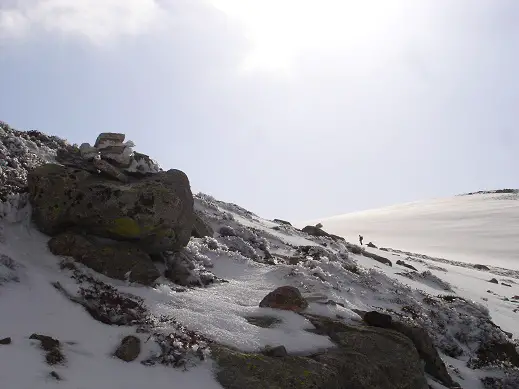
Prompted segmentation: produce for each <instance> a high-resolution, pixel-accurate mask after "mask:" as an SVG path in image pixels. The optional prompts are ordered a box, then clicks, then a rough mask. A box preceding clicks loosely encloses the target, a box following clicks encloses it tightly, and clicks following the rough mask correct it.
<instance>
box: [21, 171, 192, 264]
mask: <svg viewBox="0 0 519 389" xmlns="http://www.w3.org/2000/svg"><path fill="white" fill-rule="evenodd" d="M28 185H29V194H30V196H29V198H30V202H31V204H32V206H33V219H34V222H35V224H36V226H37V227H38V228H39V229H40V230H41V231H42V232H43V233H45V234H47V235H51V236H54V235H56V234H58V233H60V232H63V231H64V230H65V229H70V228H71V227H78V228H80V229H82V230H84V231H86V232H87V233H90V234H92V235H95V236H100V237H105V238H112V239H115V240H122V241H132V242H136V243H138V244H139V245H140V247H142V248H143V249H144V250H145V251H146V252H148V253H152V254H153V253H160V252H162V251H167V250H172V251H174V250H178V249H180V248H182V247H184V246H186V245H187V243H188V242H189V239H190V237H191V232H192V229H193V218H194V216H193V215H194V214H193V203H194V200H193V196H192V193H191V189H190V184H189V180H188V178H187V176H186V175H185V174H184V173H183V172H181V171H179V170H169V171H167V172H159V173H157V174H153V175H151V176H147V177H144V178H142V179H139V180H133V181H132V182H130V183H128V184H123V183H118V182H115V181H113V180H107V179H106V178H103V177H101V176H99V175H94V174H91V173H89V172H87V171H84V170H80V169H74V168H70V167H66V166H60V165H54V164H47V165H43V166H39V167H37V168H36V169H34V170H33V171H32V172H31V173H29V176H28Z"/></svg>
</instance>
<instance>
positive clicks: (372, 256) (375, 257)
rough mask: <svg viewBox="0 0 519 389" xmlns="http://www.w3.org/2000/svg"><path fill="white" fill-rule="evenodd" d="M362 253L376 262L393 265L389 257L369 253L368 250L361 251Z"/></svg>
mask: <svg viewBox="0 0 519 389" xmlns="http://www.w3.org/2000/svg"><path fill="white" fill-rule="evenodd" d="M362 255H364V256H365V257H368V258H371V259H374V260H375V261H377V262H380V263H383V264H384V265H388V266H393V263H392V262H391V261H390V260H389V259H387V258H384V257H382V256H380V255H378V254H375V253H370V252H368V251H363V252H362Z"/></svg>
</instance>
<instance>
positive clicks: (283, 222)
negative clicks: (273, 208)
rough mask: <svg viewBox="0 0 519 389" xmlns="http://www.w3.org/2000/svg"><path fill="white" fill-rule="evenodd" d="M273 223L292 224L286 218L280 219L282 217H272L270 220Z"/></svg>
mask: <svg viewBox="0 0 519 389" xmlns="http://www.w3.org/2000/svg"><path fill="white" fill-rule="evenodd" d="M272 221H273V222H274V223H278V224H283V225H285V226H292V223H290V222H287V221H286V220H282V219H274V220H272Z"/></svg>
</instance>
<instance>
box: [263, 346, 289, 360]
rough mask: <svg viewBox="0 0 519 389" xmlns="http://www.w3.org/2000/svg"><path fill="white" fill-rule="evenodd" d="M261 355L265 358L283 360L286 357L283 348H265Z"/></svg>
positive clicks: (286, 353)
mask: <svg viewBox="0 0 519 389" xmlns="http://www.w3.org/2000/svg"><path fill="white" fill-rule="evenodd" d="M261 353H262V354H263V355H266V356H267V357H274V358H283V357H286V356H288V352H287V349H286V348H285V346H277V347H269V346H267V347H265V349H264V350H263V351H262V352H261Z"/></svg>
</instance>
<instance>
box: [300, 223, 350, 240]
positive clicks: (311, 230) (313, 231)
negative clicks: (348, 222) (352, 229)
mask: <svg viewBox="0 0 519 389" xmlns="http://www.w3.org/2000/svg"><path fill="white" fill-rule="evenodd" d="M301 231H303V232H305V233H307V234H308V235H312V236H317V237H326V238H330V239H333V240H335V241H338V240H342V241H343V240H344V238H343V237H342V236H338V235H333V234H329V233H328V232H326V231H324V230H322V229H321V228H319V227H317V226H306V227H305V228H303V229H302V230H301Z"/></svg>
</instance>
